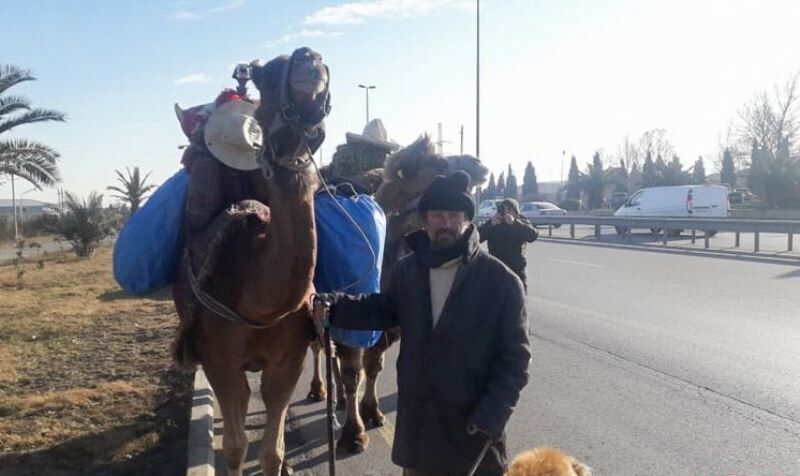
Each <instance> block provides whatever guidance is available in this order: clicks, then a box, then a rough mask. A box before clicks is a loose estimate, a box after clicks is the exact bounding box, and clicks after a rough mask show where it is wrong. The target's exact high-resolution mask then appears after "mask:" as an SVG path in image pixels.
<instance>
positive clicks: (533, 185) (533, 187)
mask: <svg viewBox="0 0 800 476" xmlns="http://www.w3.org/2000/svg"><path fill="white" fill-rule="evenodd" d="M538 195H539V183H538V181H537V180H536V168H535V167H534V166H533V163H532V162H531V161H528V165H526V166H525V175H524V176H523V178H522V199H523V200H525V201H530V200H536V198H537V196H538Z"/></svg>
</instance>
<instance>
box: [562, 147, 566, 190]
mask: <svg viewBox="0 0 800 476" xmlns="http://www.w3.org/2000/svg"><path fill="white" fill-rule="evenodd" d="M566 153H567V151H566V150H562V151H561V188H564V155H565V154H566Z"/></svg>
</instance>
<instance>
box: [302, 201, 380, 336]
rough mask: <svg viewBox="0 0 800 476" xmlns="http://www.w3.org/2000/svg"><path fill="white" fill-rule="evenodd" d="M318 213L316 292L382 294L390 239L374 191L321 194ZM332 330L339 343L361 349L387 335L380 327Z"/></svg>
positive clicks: (315, 212) (332, 334) (317, 202)
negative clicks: (376, 328) (382, 275)
mask: <svg viewBox="0 0 800 476" xmlns="http://www.w3.org/2000/svg"><path fill="white" fill-rule="evenodd" d="M345 211H346V212H347V213H345ZM314 214H315V218H316V225H317V268H316V272H315V274H314V286H315V287H316V289H317V291H318V292H345V293H347V294H373V293H377V292H379V291H380V282H381V264H382V263H383V245H384V240H385V238H386V215H385V214H384V213H383V209H381V207H380V205H378V204H377V203H376V202H375V200H374V199H373V198H372V197H371V196H369V195H353V196H345V195H341V194H335V195H333V197H331V196H330V195H328V194H327V193H325V192H322V193H318V194H317V195H316V196H315V198H314ZM348 214H349V215H350V217H352V221H351V219H350V218H348ZM354 222H355V223H354ZM359 229H360V231H359ZM362 233H363V234H362ZM330 333H331V337H332V338H333V339H334V340H335V341H336V342H340V343H342V344H345V345H347V346H350V347H359V348H367V347H371V346H373V345H375V343H376V342H377V341H378V339H380V337H381V335H382V331H378V330H375V331H352V330H346V329H340V328H336V327H331V329H330Z"/></svg>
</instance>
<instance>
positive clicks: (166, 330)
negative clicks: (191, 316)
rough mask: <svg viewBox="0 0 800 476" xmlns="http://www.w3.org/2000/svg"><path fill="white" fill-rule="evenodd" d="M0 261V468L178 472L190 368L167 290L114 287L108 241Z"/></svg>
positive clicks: (182, 462) (11, 471)
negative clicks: (179, 354)
mask: <svg viewBox="0 0 800 476" xmlns="http://www.w3.org/2000/svg"><path fill="white" fill-rule="evenodd" d="M25 267H26V269H25V274H24V275H23V279H24V288H23V289H18V288H17V284H18V282H17V270H16V269H15V268H14V266H11V265H8V266H0V475H2V476H5V475H15V476H17V475H58V476H62V475H73V474H81V475H85V474H88V475H101V474H102V475H112V476H118V475H133V474H146V475H177V474H185V469H186V433H187V425H188V415H189V410H190V404H191V381H192V376H191V374H189V373H186V372H180V371H177V370H175V369H173V368H172V366H171V357H170V351H169V346H170V342H171V340H172V335H173V332H174V330H175V328H176V326H177V323H178V318H177V316H176V315H175V313H174V308H173V304H172V300H171V295H170V293H169V291H168V290H165V291H163V292H159V293H157V294H155V295H153V296H148V297H147V298H145V299H139V298H132V297H130V296H127V295H126V294H124V293H123V292H122V291H121V290H120V289H119V287H118V286H117V284H116V283H115V282H114V280H113V277H112V274H111V249H110V248H108V247H104V248H101V249H99V250H98V251H97V252H96V253H95V256H94V257H92V258H91V259H89V260H77V259H75V258H73V257H69V256H66V255H61V256H54V257H52V258H51V260H49V261H45V262H44V266H43V267H41V263H37V262H32V263H28V264H26V265H25Z"/></svg>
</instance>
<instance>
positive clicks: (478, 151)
mask: <svg viewBox="0 0 800 476" xmlns="http://www.w3.org/2000/svg"><path fill="white" fill-rule="evenodd" d="M476 7H477V8H476V10H477V15H476V31H475V156H476V157H478V158H480V156H481V0H476Z"/></svg>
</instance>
